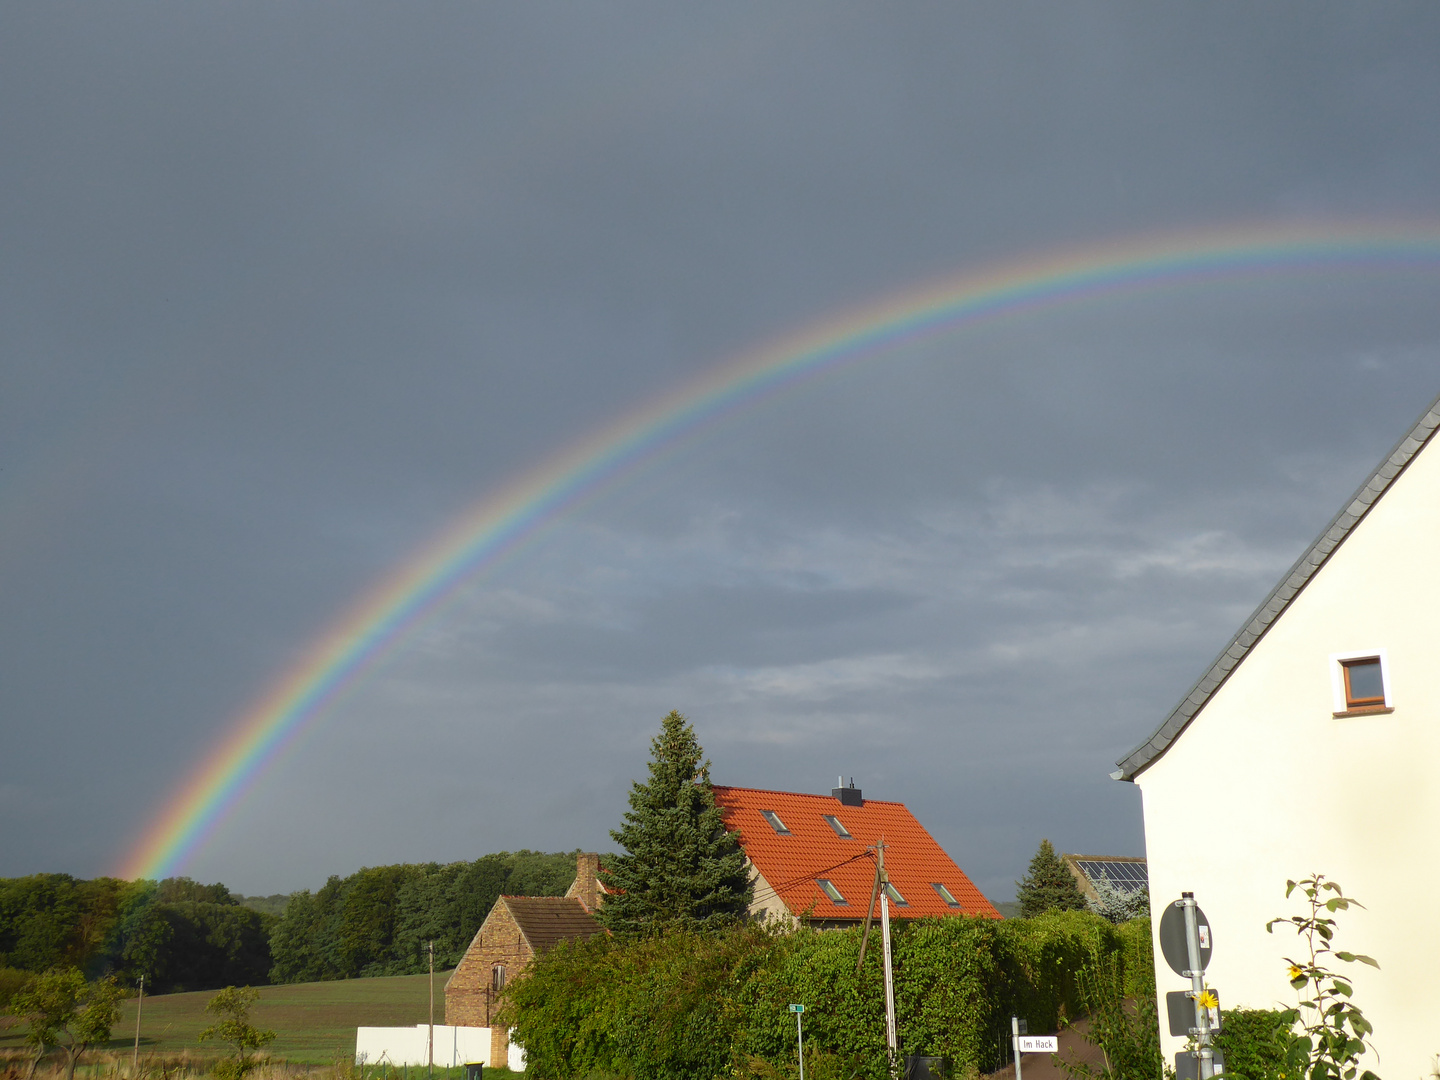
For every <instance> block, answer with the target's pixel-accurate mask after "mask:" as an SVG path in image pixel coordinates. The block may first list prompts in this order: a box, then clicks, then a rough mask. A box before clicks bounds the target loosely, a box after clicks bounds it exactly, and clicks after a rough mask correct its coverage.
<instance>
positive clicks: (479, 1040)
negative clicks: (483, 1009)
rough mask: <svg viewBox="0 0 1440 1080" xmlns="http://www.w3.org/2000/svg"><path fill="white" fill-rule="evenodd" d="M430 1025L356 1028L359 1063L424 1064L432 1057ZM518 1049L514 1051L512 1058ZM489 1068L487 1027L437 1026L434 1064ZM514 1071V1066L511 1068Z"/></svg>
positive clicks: (512, 1049) (356, 1052) (488, 1030)
mask: <svg viewBox="0 0 1440 1080" xmlns="http://www.w3.org/2000/svg"><path fill="white" fill-rule="evenodd" d="M429 1035H430V1030H429V1025H428V1024H417V1025H415V1026H414V1027H362V1028H356V1029H355V1062H356V1064H365V1065H378V1064H380V1063H381V1061H382V1060H383V1061H385V1062H388V1063H389V1064H391V1065H425V1064H428V1063H429V1060H430V1055H429V1054H428V1053H427V1052H426V1045H425V1044H426V1041H427V1039H428V1038H429ZM518 1049H519V1047H512V1048H511V1057H514V1052H515V1051H516V1050H518ZM477 1061H478V1062H480V1063H481V1064H482V1065H486V1066H489V1065H490V1063H491V1062H490V1029H489V1028H488V1027H447V1026H445V1025H444V1024H436V1025H435V1064H436V1065H437V1066H444V1067H447V1068H453V1067H454V1066H456V1065H465V1064H469V1063H473V1062H477ZM511 1068H513V1066H511Z"/></svg>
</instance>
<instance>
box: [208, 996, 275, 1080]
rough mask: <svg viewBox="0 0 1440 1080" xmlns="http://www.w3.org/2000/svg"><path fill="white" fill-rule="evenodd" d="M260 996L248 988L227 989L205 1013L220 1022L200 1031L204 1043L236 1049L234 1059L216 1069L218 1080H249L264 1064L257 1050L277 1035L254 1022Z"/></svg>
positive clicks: (228, 1059) (209, 1005) (211, 1003)
mask: <svg viewBox="0 0 1440 1080" xmlns="http://www.w3.org/2000/svg"><path fill="white" fill-rule="evenodd" d="M259 997H260V991H259V990H254V989H251V988H250V987H248V986H242V987H238V988H237V987H234V986H227V987H226V988H225V989H224V990H221V991H220V992H219V993H218V994H216V995H215V996H214V997H213V998H211V999H210V1001H209V1002H208V1003H207V1004H206V1006H205V1011H206V1012H208V1013H213V1014H215V1015H216V1016H218V1017H219V1018H220V1019H219V1020H218V1021H216V1022H215V1023H213V1024H211V1025H210V1026H209V1027H207V1028H206V1029H205V1030H204V1031H202V1032H200V1035H199V1038H200V1040H201V1041H202V1042H203V1041H204V1040H206V1039H218V1040H219V1041H220V1042H224V1043H229V1044H230V1045H231V1046H232V1047H234V1056H233V1057H229V1058H226V1059H225V1060H224V1061H222V1062H220V1063H219V1064H218V1065H216V1066H215V1077H216V1080H245V1077H246V1076H247V1075H248V1074H249V1073H251V1072H253V1071H254V1070H255V1069H256V1068H257V1067H258V1066H259V1064H260V1063H259V1062H258V1061H256V1060H255V1051H256V1050H259V1049H260V1048H261V1047H264V1046H269V1045H270V1044H271V1043H272V1042H274V1041H275V1032H273V1031H262V1030H260V1029H259V1028H257V1027H255V1026H254V1025H253V1024H251V1023H250V1006H251V1005H253V1004H255V1002H256V1001H257V1000H258V999H259Z"/></svg>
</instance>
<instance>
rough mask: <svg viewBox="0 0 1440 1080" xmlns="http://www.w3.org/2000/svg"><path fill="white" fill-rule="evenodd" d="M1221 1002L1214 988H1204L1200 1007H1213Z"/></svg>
mask: <svg viewBox="0 0 1440 1080" xmlns="http://www.w3.org/2000/svg"><path fill="white" fill-rule="evenodd" d="M1219 1004H1220V999H1219V998H1217V997H1216V996H1215V991H1214V990H1203V991H1201V993H1200V1007H1201V1008H1202V1009H1213V1008H1215V1007H1216V1006H1217V1005H1219Z"/></svg>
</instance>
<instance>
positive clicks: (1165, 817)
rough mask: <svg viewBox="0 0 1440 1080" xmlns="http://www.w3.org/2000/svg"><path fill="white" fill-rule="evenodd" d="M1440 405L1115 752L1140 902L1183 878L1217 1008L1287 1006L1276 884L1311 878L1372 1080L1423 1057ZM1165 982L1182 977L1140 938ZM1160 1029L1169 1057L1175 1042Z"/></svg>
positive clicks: (1433, 1044)
mask: <svg viewBox="0 0 1440 1080" xmlns="http://www.w3.org/2000/svg"><path fill="white" fill-rule="evenodd" d="M1437 426H1440V399H1437V400H1436V401H1435V402H1434V403H1433V404H1432V405H1431V406H1430V409H1429V410H1428V411H1427V412H1426V413H1425V415H1424V416H1422V417H1421V418H1420V420H1419V422H1418V423H1417V424H1416V425H1415V427H1414V428H1413V429H1412V430H1411V431H1410V432H1409V434H1407V435H1406V436H1405V438H1404V439H1402V440H1401V441H1400V443H1399V444H1398V445H1397V446H1396V447H1395V449H1394V451H1393V452H1392V453H1391V454H1390V455H1389V456H1388V457H1387V458H1386V459H1385V460H1384V462H1382V463H1381V465H1380V467H1379V468H1378V469H1376V470H1375V473H1374V474H1373V475H1372V476H1371V477H1370V479H1369V480H1367V481H1366V482H1365V484H1364V485H1363V486H1362V487H1361V488H1360V490H1359V491H1358V492H1357V493H1356V494H1355V496H1354V497H1353V498H1352V499H1351V501H1350V502H1349V503H1348V504H1347V505H1346V507H1345V508H1344V510H1342V511H1341V513H1340V514H1339V515H1338V516H1337V517H1336V518H1335V519H1334V520H1333V521H1332V522H1331V523H1330V525H1329V526H1328V527H1327V528H1326V529H1325V531H1324V532H1323V533H1322V534H1321V535H1320V539H1318V540H1317V541H1316V542H1315V543H1314V545H1313V546H1312V547H1311V548H1310V549H1309V550H1308V551H1307V552H1306V553H1305V554H1304V555H1303V556H1301V558H1300V560H1299V561H1298V562H1297V563H1296V564H1295V565H1294V567H1292V568H1291V570H1290V572H1289V573H1288V574H1286V576H1285V578H1284V580H1282V581H1281V583H1280V584H1279V585H1278V586H1277V587H1276V588H1275V590H1274V592H1272V593H1271V594H1270V595H1269V596H1268V597H1267V598H1266V599H1265V602H1264V603H1263V604H1261V605H1260V607H1259V609H1257V610H1256V612H1255V614H1254V615H1252V616H1251V618H1250V619H1249V620H1248V621H1247V622H1246V623H1245V625H1244V627H1242V628H1241V630H1240V632H1239V633H1238V634H1236V635H1235V637H1234V638H1233V639H1232V640H1231V642H1230V643H1229V644H1228V645H1227V646H1226V648H1225V649H1224V651H1223V652H1222V653H1221V654H1220V657H1219V659H1217V660H1216V661H1215V663H1214V664H1213V665H1212V666H1211V667H1210V669H1209V670H1208V671H1207V672H1206V673H1205V674H1204V676H1203V677H1202V678H1201V679H1200V681H1199V682H1197V683H1196V684H1195V686H1194V687H1193V688H1192V689H1191V691H1190V692H1189V693H1188V694H1186V695H1185V697H1184V698H1183V699H1182V700H1181V702H1180V704H1179V705H1177V706H1176V707H1175V710H1174V711H1173V712H1172V713H1171V714H1170V716H1169V717H1167V718H1166V720H1165V722H1164V723H1163V724H1161V725H1160V727H1159V728H1158V729H1157V730H1156V731H1155V733H1154V734H1153V735H1151V736H1150V738H1149V739H1147V740H1146V741H1145V742H1144V743H1142V744H1141V745H1140V746H1138V747H1137V748H1136V749H1135V750H1134V751H1132V752H1131V753H1130V754H1129V755H1128V756H1127V757H1125V758H1124V759H1123V760H1121V761H1120V762H1119V763H1118V764H1119V766H1120V768H1119V771H1117V772H1116V773H1114V774H1112V775H1113V776H1114V777H1115V778H1116V779H1117V780H1127V781H1131V782H1133V783H1135V784H1136V785H1137V786H1138V787H1139V788H1140V790H1141V793H1142V798H1143V803H1144V812H1145V846H1146V852H1147V856H1148V859H1149V874H1150V889H1151V898H1152V905H1153V908H1154V910H1155V912H1156V915H1157V919H1156V923H1157V925H1158V921H1159V920H1158V915H1159V913H1160V910H1161V909H1162V906H1163V905H1164V904H1165V903H1167V902H1169V901H1171V900H1174V899H1178V898H1179V896H1180V894H1181V892H1182V891H1192V892H1194V894H1195V899H1196V901H1197V902H1198V903H1199V905H1200V907H1201V909H1202V910H1203V911H1204V912H1205V914H1206V916H1207V917H1208V919H1209V922H1210V925H1211V928H1212V932H1213V935H1214V936H1213V941H1214V954H1213V957H1212V960H1211V963H1210V967H1209V970H1208V972H1207V979H1206V981H1207V982H1208V983H1209V984H1210V985H1211V986H1212V987H1214V988H1215V989H1216V990H1217V991H1218V992H1219V995H1220V1003H1221V1005H1222V1007H1227V1008H1228V1007H1233V1006H1239V1005H1245V1006H1249V1007H1254V1008H1261V1007H1276V1006H1289V1005H1294V1004H1295V1001H1296V996H1295V992H1294V991H1293V990H1292V989H1291V988H1290V986H1289V983H1288V980H1287V977H1286V975H1287V971H1286V967H1285V965H1284V963H1283V961H1282V959H1281V957H1282V956H1284V955H1295V954H1297V952H1298V951H1299V949H1300V943H1299V942H1298V941H1297V940H1296V938H1295V936H1294V933H1293V931H1288V930H1286V929H1285V928H1283V927H1276V932H1275V934H1273V935H1271V934H1267V933H1266V931H1265V923H1266V922H1267V921H1268V920H1269V919H1272V918H1274V917H1276V916H1279V915H1290V914H1292V913H1295V912H1297V911H1298V910H1299V898H1298V897H1295V898H1292V899H1291V900H1289V901H1287V900H1286V899H1285V895H1284V893H1285V881H1286V879H1287V878H1296V879H1298V878H1302V877H1306V876H1308V875H1310V874H1312V873H1320V874H1324V875H1325V876H1327V877H1329V878H1330V879H1332V880H1334V881H1337V882H1339V883H1340V884H1341V885H1342V886H1343V887H1344V889H1345V893H1346V895H1350V896H1353V897H1355V898H1357V899H1358V900H1359V901H1360V902H1361V903H1363V904H1364V905H1365V910H1363V911H1362V910H1357V909H1353V908H1352V909H1351V910H1350V911H1348V912H1342V913H1340V914H1339V915H1338V919H1339V930H1338V934H1337V938H1336V947H1338V948H1341V949H1348V950H1351V951H1354V952H1359V953H1365V954H1368V955H1370V956H1373V957H1374V958H1375V959H1376V960H1378V961H1379V963H1380V970H1379V971H1375V970H1373V969H1371V968H1368V967H1364V966H1361V965H1359V964H1342V963H1338V962H1336V963H1335V964H1334V965H1332V966H1333V967H1335V968H1342V969H1345V970H1346V971H1347V973H1348V974H1350V975H1352V976H1353V977H1354V989H1355V996H1354V1000H1355V1003H1356V1004H1358V1005H1359V1006H1360V1007H1361V1008H1362V1009H1363V1010H1364V1012H1365V1015H1366V1017H1367V1018H1368V1019H1369V1020H1370V1021H1371V1022H1372V1023H1373V1024H1374V1025H1375V1035H1374V1040H1373V1042H1374V1045H1375V1047H1376V1049H1377V1050H1378V1051H1379V1055H1380V1056H1379V1059H1378V1060H1376V1059H1375V1058H1374V1057H1371V1056H1367V1059H1366V1065H1367V1067H1368V1068H1371V1069H1373V1070H1374V1071H1375V1072H1377V1073H1379V1074H1380V1075H1381V1076H1384V1077H1387V1078H1392V1077H1393V1078H1402V1080H1414V1078H1416V1077H1421V1076H1425V1077H1428V1076H1430V1075H1431V1059H1432V1056H1433V1055H1435V1054H1437V1053H1440V924H1437V917H1440V916H1437V912H1440V780H1437V769H1440V438H1433V436H1434V434H1435V431H1436V428H1437ZM1156 957H1157V983H1158V988H1159V992H1160V994H1161V997H1162V1000H1161V1002H1160V1016H1161V1021H1162V1026H1163V1025H1164V1020H1165V1007H1164V1001H1163V995H1164V993H1165V992H1166V991H1167V990H1179V989H1183V988H1184V986H1185V983H1184V981H1183V980H1182V979H1181V978H1180V977H1179V976H1178V975H1175V974H1174V973H1173V972H1171V971H1170V970H1169V968H1168V966H1167V965H1166V964H1165V963H1164V961H1163V960H1161V959H1160V958H1159V957H1160V950H1159V948H1158V943H1157V948H1156ZM1162 1034H1163V1035H1164V1044H1165V1053H1166V1057H1167V1059H1169V1058H1171V1056H1172V1055H1173V1054H1174V1053H1175V1052H1176V1051H1178V1050H1180V1049H1181V1045H1182V1043H1183V1039H1181V1038H1177V1037H1171V1036H1169V1035H1168V1031H1167V1032H1162Z"/></svg>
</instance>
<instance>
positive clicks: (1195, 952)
mask: <svg viewBox="0 0 1440 1080" xmlns="http://www.w3.org/2000/svg"><path fill="white" fill-rule="evenodd" d="M1158 936H1159V938H1160V951H1161V953H1162V954H1163V955H1164V957H1165V962H1166V963H1167V964H1169V965H1170V969H1171V970H1172V971H1174V972H1175V974H1177V975H1180V976H1183V977H1184V978H1187V979H1189V980H1190V989H1189V990H1184V991H1174V992H1171V993H1167V994H1166V995H1165V1011H1166V1012H1167V1013H1168V1014H1169V1020H1170V1034H1171V1035H1186V1036H1191V1037H1193V1038H1194V1039H1195V1047H1196V1048H1195V1049H1194V1050H1182V1051H1180V1053H1178V1054H1176V1055H1175V1075H1176V1077H1177V1078H1178V1080H1211V1078H1212V1077H1214V1076H1215V1075H1216V1073H1217V1072H1219V1071H1221V1070H1222V1069H1223V1067H1224V1062H1223V1060H1221V1059H1220V1058H1219V1056H1218V1055H1217V1054H1216V1053H1215V1050H1214V1047H1213V1045H1212V1036H1213V1035H1214V1033H1215V1032H1216V1031H1218V1030H1219V1029H1220V1008H1219V999H1218V998H1215V995H1214V991H1207V990H1206V988H1205V969H1206V968H1207V967H1209V966H1210V954H1211V952H1212V951H1213V950H1214V941H1213V938H1212V936H1211V933H1210V920H1209V919H1207V918H1206V917H1205V913H1204V912H1203V911H1201V910H1200V906H1199V905H1198V904H1196V903H1195V894H1194V893H1192V892H1185V893H1181V894H1180V899H1179V900H1176V901H1175V902H1174V903H1172V904H1169V905H1168V906H1167V907H1166V908H1165V913H1164V914H1163V915H1161V917H1160V931H1159V934H1158ZM1205 995H1208V997H1210V998H1215V1004H1214V1006H1213V1007H1212V1006H1208V1005H1207V999H1206V998H1205V997H1204V996H1205ZM1187 1014H1188V1015H1187ZM1187 1021H1188V1022H1187Z"/></svg>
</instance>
